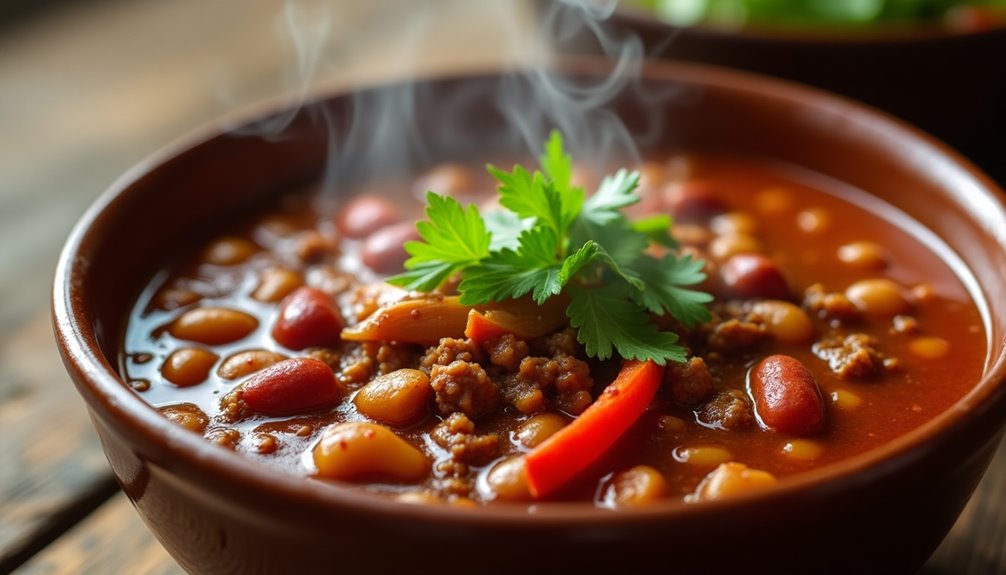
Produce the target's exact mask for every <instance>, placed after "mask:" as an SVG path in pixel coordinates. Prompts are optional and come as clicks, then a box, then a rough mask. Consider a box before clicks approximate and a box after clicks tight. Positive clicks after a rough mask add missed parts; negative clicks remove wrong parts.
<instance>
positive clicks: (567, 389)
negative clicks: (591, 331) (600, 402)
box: [501, 353, 594, 415]
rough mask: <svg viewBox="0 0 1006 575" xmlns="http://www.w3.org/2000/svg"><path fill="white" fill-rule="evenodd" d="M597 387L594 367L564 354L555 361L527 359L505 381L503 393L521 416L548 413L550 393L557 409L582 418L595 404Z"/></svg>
mask: <svg viewBox="0 0 1006 575" xmlns="http://www.w3.org/2000/svg"><path fill="white" fill-rule="evenodd" d="M593 386H594V380H593V379H592V378H591V377H590V366H589V365H587V364H586V363H585V362H583V361H580V360H579V359H576V358H575V357H573V356H570V355H566V354H564V353H560V354H558V355H556V356H555V357H552V358H546V357H526V358H524V359H523V360H522V361H521V362H520V367H519V368H518V370H517V372H516V373H514V374H512V375H509V376H507V377H505V378H503V380H502V389H501V392H502V394H503V398H504V400H506V402H507V403H509V404H510V405H513V406H514V408H516V409H517V410H518V411H520V412H521V413H525V414H531V413H537V412H540V411H544V410H545V409H546V408H547V407H548V404H547V402H546V393H550V395H551V398H552V400H553V401H554V403H555V405H556V407H558V408H559V409H561V410H563V411H565V412H566V413H569V414H572V415H579V414H580V413H583V410H585V409H587V406H589V405H590V404H591V403H592V402H593V398H592V397H591V395H590V390H591V388H592V387H593Z"/></svg>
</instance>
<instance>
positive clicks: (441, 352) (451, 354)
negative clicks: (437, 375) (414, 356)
mask: <svg viewBox="0 0 1006 575" xmlns="http://www.w3.org/2000/svg"><path fill="white" fill-rule="evenodd" d="M455 361H466V362H469V363H478V362H481V361H483V354H482V350H481V349H480V348H479V346H478V344H477V343H475V342H474V341H472V340H470V339H456V338H452V337H445V338H441V340H440V343H439V344H437V345H436V346H435V347H431V348H429V349H428V350H427V351H426V354H425V355H424V356H423V357H422V359H421V360H420V361H419V367H420V369H422V370H424V371H427V372H429V371H431V370H432V369H433V366H435V365H450V364H451V363H453V362H455Z"/></svg>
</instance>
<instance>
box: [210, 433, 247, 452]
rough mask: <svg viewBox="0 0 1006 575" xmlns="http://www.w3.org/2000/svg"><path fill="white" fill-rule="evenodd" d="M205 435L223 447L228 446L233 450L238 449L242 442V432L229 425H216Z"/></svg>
mask: <svg viewBox="0 0 1006 575" xmlns="http://www.w3.org/2000/svg"><path fill="white" fill-rule="evenodd" d="M203 437H205V438H206V440H207V441H209V442H211V443H216V444H217V445H219V446H221V447H226V448H227V449H231V450H233V449H237V447H238V443H240V442H241V432H240V431H238V430H236V429H231V428H229V427H216V428H213V429H210V430H209V431H207V432H206V435H204V436H203Z"/></svg>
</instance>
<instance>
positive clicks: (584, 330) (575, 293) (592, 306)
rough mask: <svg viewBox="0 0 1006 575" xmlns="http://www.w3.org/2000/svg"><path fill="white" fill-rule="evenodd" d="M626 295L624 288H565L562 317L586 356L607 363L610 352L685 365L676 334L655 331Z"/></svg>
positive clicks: (644, 311) (632, 357) (683, 354)
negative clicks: (567, 298)
mask: <svg viewBox="0 0 1006 575" xmlns="http://www.w3.org/2000/svg"><path fill="white" fill-rule="evenodd" d="M630 291H631V290H630V289H627V286H625V284H614V285H609V286H604V287H599V288H593V289H585V288H582V287H579V286H576V285H574V284H570V285H569V288H568V292H569V296H570V303H569V307H568V308H567V309H566V314H567V315H568V316H569V320H570V325H572V326H573V327H574V328H576V329H577V330H578V331H577V334H576V339H577V341H579V342H580V343H582V344H583V345H584V348H585V349H586V352H587V355H589V356H590V357H596V358H598V359H608V358H610V357H611V356H612V349H613V348H614V349H615V350H617V351H618V355H620V356H622V357H623V358H626V359H640V360H652V361H654V362H656V363H658V364H660V365H664V364H665V363H666V362H667V361H668V360H669V361H676V362H683V361H685V349H684V348H683V347H681V346H680V345H678V344H677V341H678V336H677V334H674V333H671V332H662V331H659V330H657V326H655V325H653V322H651V321H650V317H649V315H648V314H647V313H646V310H645V309H643V308H642V307H640V306H639V305H637V304H636V303H634V302H633V301H631V300H630V299H629V296H628V294H629V292H630Z"/></svg>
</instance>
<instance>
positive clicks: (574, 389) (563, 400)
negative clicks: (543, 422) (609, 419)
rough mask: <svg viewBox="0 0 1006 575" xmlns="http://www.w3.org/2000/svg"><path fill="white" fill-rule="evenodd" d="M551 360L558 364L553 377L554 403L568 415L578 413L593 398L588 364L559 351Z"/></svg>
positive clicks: (592, 381)
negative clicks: (555, 374)
mask: <svg viewBox="0 0 1006 575" xmlns="http://www.w3.org/2000/svg"><path fill="white" fill-rule="evenodd" d="M552 361H553V362H554V363H556V364H557V366H558V375H557V376H556V378H555V397H554V399H555V405H556V407H558V408H559V409H561V410H563V411H565V412H566V413H568V414H570V415H579V414H581V413H583V410H585V409H587V408H588V407H589V406H590V404H591V403H593V401H594V399H593V398H592V397H591V396H590V389H591V388H592V387H594V380H593V379H592V378H591V377H590V366H589V365H587V364H586V363H585V362H582V361H580V360H579V359H576V358H575V357H573V356H571V355H566V354H564V353H560V354H558V355H556V356H555V357H554V358H553V359H552Z"/></svg>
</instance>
